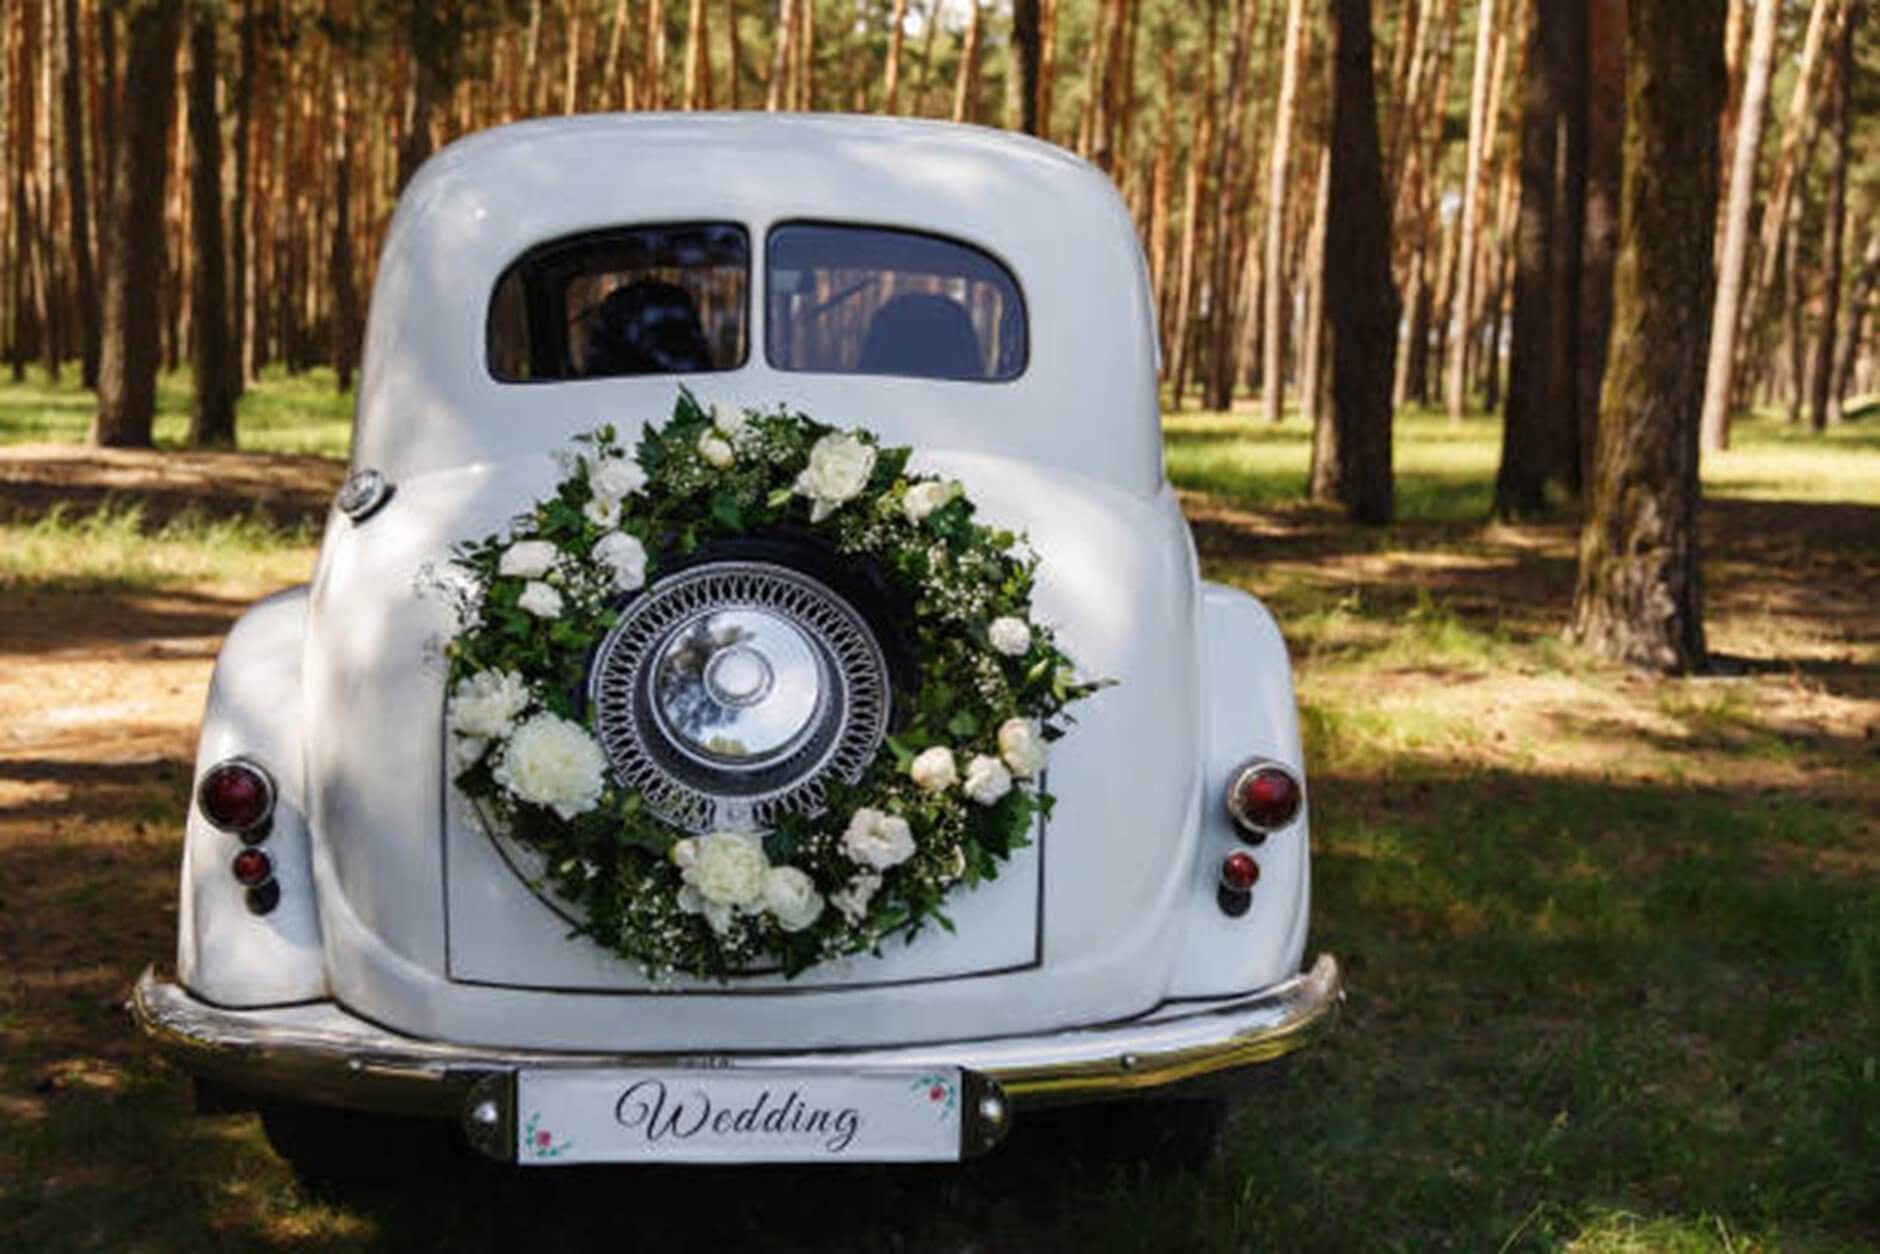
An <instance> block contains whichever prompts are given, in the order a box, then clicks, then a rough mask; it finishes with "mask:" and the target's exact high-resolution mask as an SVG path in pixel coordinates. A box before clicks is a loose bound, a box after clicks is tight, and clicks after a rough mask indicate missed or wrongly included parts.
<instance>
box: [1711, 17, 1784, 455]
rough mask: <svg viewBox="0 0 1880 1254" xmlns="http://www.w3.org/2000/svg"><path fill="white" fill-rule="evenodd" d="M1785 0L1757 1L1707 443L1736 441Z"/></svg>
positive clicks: (1714, 339)
mask: <svg viewBox="0 0 1880 1254" xmlns="http://www.w3.org/2000/svg"><path fill="white" fill-rule="evenodd" d="M1781 7H1782V6H1781V4H1780V0H1756V16H1755V19H1754V21H1753V22H1752V24H1751V30H1750V39H1749V60H1748V64H1747V66H1746V67H1745V70H1744V83H1743V99H1742V103H1741V104H1740V105H1739V107H1738V109H1737V116H1736V130H1735V134H1734V136H1733V145H1734V148H1735V152H1734V155H1733V156H1732V157H1731V160H1730V198H1729V203H1728V205H1727V206H1726V208H1725V209H1724V214H1723V246H1722V248H1721V249H1720V250H1719V252H1718V260H1717V308H1716V311H1715V313H1714V315H1713V317H1712V318H1711V325H1710V357H1709V364H1708V366H1707V367H1706V368H1705V371H1704V411H1703V422H1702V432H1703V447H1704V448H1706V449H1709V450H1717V449H1723V448H1727V447H1729V443H1730V384H1731V381H1732V380H1733V379H1734V378H1735V377H1736V346H1737V333H1738V330H1739V327H1738V318H1739V317H1740V315H1741V312H1742V308H1743V274H1744V270H1745V268H1746V267H1747V263H1748V261H1749V213H1750V205H1751V202H1752V200H1753V198H1754V197H1755V194H1756V161H1757V157H1758V155H1759V154H1760V153H1761V151H1762V138H1763V123H1764V118H1765V117H1766V116H1767V114H1768V111H1769V79H1770V76H1771V73H1772V71H1773V70H1774V67H1775V59H1776V18H1777V17H1778V16H1780V14H1781Z"/></svg>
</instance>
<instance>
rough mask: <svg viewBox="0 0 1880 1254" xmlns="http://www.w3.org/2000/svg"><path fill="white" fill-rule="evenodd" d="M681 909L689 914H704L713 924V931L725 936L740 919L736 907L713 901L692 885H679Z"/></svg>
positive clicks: (706, 919) (708, 921)
mask: <svg viewBox="0 0 1880 1254" xmlns="http://www.w3.org/2000/svg"><path fill="white" fill-rule="evenodd" d="M678 901H679V909H681V910H683V911H685V912H686V913H687V914H702V915H704V916H705V921H706V922H707V923H709V924H711V928H712V931H714V932H716V933H718V935H720V936H723V935H724V934H725V933H726V932H729V931H730V930H731V924H732V922H733V921H734V920H736V918H737V917H738V911H737V908H736V907H735V906H728V905H726V904H725V903H724V902H722V901H712V900H710V899H709V898H707V897H706V896H705V894H703V893H701V892H699V890H698V889H696V888H694V887H692V885H690V884H681V885H679V894H678Z"/></svg>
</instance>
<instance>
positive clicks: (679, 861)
mask: <svg viewBox="0 0 1880 1254" xmlns="http://www.w3.org/2000/svg"><path fill="white" fill-rule="evenodd" d="M666 856H667V857H669V858H671V859H672V864H673V865H674V866H676V867H678V868H679V869H680V870H681V871H690V870H691V869H692V868H693V867H694V866H696V865H697V864H698V837H696V836H687V837H685V838H684V839H683V840H675V841H673V842H672V848H671V849H670V850H668V851H667V852H666Z"/></svg>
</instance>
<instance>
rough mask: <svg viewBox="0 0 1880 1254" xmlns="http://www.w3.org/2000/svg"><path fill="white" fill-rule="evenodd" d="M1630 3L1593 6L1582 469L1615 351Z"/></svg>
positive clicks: (1583, 244) (1584, 214)
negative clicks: (1614, 284) (1615, 276)
mask: <svg viewBox="0 0 1880 1254" xmlns="http://www.w3.org/2000/svg"><path fill="white" fill-rule="evenodd" d="M1627 3H1628V0H1589V2H1588V4H1587V6H1586V36H1587V38H1586V44H1587V66H1586V195H1585V199H1584V201H1583V203H1582V205H1581V209H1580V215H1581V232H1580V291H1579V298H1580V308H1579V322H1580V325H1579V335H1578V339H1577V341H1576V343H1575V345H1574V348H1575V351H1576V352H1577V353H1578V355H1579V360H1578V361H1577V362H1576V363H1575V369H1576V370H1577V371H1578V375H1577V377H1576V378H1575V380H1574V388H1573V401H1574V406H1575V409H1576V413H1577V422H1576V429H1577V431H1578V434H1579V441H1580V443H1579V449H1578V458H1577V460H1578V464H1579V465H1580V466H1581V467H1582V468H1584V467H1588V466H1591V465H1592V464H1593V435H1594V428H1595V427H1596V426H1597V425H1598V422H1599V394H1600V390H1601V387H1602V385H1603V384H1604V382H1605V377H1606V360H1607V356H1608V352H1609V350H1610V348H1611V345H1612V274H1613V268H1614V266H1615V265H1616V263H1617V261H1618V254H1619V213H1620V198H1621V196H1622V195H1623V193H1624V174H1625V17H1626V5H1627Z"/></svg>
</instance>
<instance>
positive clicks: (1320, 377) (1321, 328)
mask: <svg viewBox="0 0 1880 1254" xmlns="http://www.w3.org/2000/svg"><path fill="white" fill-rule="evenodd" d="M1318 186H1319V190H1318V194H1317V195H1316V196H1315V197H1314V202H1315V203H1314V206H1313V210H1312V231H1311V233H1310V234H1309V235H1307V236H1306V262H1305V265H1306V282H1307V283H1308V284H1309V285H1310V286H1308V287H1307V288H1306V315H1305V320H1306V325H1305V336H1306V342H1305V349H1304V351H1303V352H1302V353H1301V354H1300V359H1301V361H1302V363H1303V364H1302V365H1301V366H1300V368H1299V416H1300V417H1301V418H1302V419H1304V420H1305V423H1306V426H1307V427H1308V428H1309V429H1310V430H1311V432H1312V439H1313V448H1314V449H1317V448H1318V445H1319V424H1320V423H1321V422H1322V421H1324V418H1323V415H1322V413H1321V407H1320V405H1319V393H1320V391H1321V390H1322V388H1321V386H1320V385H1321V384H1322V382H1323V381H1324V378H1325V215H1326V212H1327V211H1328V209H1329V208H1330V205H1329V203H1328V202H1329V201H1330V200H1331V194H1332V150H1331V147H1330V146H1329V145H1328V146H1327V147H1326V148H1325V149H1324V150H1323V151H1321V152H1320V153H1319V177H1318ZM1258 252H1259V250H1258V249H1255V248H1249V249H1248V250H1247V255H1248V256H1250V257H1252V256H1257V255H1258Z"/></svg>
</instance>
